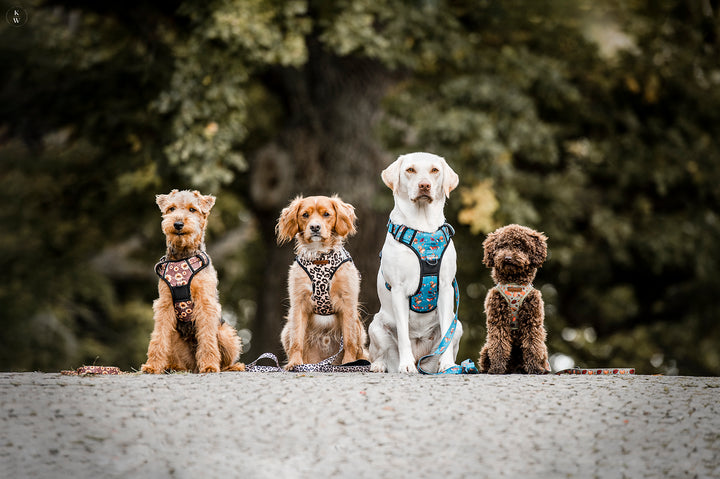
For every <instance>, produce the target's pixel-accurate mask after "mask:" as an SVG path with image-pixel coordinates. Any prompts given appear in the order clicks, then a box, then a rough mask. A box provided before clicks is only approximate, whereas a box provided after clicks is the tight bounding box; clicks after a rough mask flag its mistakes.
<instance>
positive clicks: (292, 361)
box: [285, 354, 304, 371]
mask: <svg viewBox="0 0 720 479" xmlns="http://www.w3.org/2000/svg"><path fill="white" fill-rule="evenodd" d="M301 364H304V363H303V359H302V355H300V354H293V355H292V356H290V358H288V362H287V364H286V365H285V371H291V370H292V369H293V368H294V367H295V366H299V365H301Z"/></svg>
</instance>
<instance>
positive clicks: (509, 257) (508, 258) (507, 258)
mask: <svg viewBox="0 0 720 479" xmlns="http://www.w3.org/2000/svg"><path fill="white" fill-rule="evenodd" d="M512 259H513V257H512V256H511V255H509V254H508V255H505V260H506V261H512Z"/></svg>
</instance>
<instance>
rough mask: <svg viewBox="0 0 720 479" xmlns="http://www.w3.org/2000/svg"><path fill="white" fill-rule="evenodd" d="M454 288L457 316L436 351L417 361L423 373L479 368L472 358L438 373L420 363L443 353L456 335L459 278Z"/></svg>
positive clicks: (419, 369)
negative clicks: (429, 370) (428, 370)
mask: <svg viewBox="0 0 720 479" xmlns="http://www.w3.org/2000/svg"><path fill="white" fill-rule="evenodd" d="M453 290H454V291H455V317H454V318H453V320H452V323H450V327H449V328H448V330H447V332H446V333H445V336H443V338H442V340H441V341H440V344H438V347H437V348H435V351H433V352H432V353H430V354H427V355H425V356H423V357H421V358H420V359H418V361H417V364H416V366H417V370H418V371H419V372H421V373H422V374H428V375H436V374H477V373H478V369H477V367H476V366H475V363H473V362H472V360H470V359H466V360H465V361H463V362H461V363H460V366H457V365H455V366H451V367H449V368H447V369H445V370H444V371H438V372H437V373H430V372H427V371H425V370H424V369H423V368H422V366H420V363H421V362H423V361H424V360H425V359H427V358H430V357H433V356H439V355H441V354H442V353H443V352H444V351H445V350H446V349H447V347H448V346H449V345H450V343H451V342H452V338H453V336H454V335H455V330H456V329H457V323H458V311H459V310H460V292H459V290H458V284H457V280H455V279H453Z"/></svg>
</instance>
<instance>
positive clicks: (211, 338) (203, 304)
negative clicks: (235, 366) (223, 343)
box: [193, 299, 222, 373]
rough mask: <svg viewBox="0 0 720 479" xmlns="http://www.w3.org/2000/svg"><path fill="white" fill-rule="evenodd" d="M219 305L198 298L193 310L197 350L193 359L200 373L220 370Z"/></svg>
mask: <svg viewBox="0 0 720 479" xmlns="http://www.w3.org/2000/svg"><path fill="white" fill-rule="evenodd" d="M220 314H221V311H220V305H219V304H218V303H217V302H216V301H212V300H211V301H207V300H202V299H201V300H199V301H197V303H196V305H195V311H194V312H193V321H194V322H195V337H196V339H197V343H198V346H197V351H196V352H195V359H196V361H197V366H198V371H199V372H200V373H217V372H219V371H220V361H221V359H222V356H221V354H220V348H219V347H218V327H219V326H220Z"/></svg>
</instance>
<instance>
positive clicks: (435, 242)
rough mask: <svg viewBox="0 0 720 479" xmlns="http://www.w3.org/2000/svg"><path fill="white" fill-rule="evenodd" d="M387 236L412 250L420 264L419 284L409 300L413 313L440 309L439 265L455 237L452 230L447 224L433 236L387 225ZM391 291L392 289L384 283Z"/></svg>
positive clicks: (401, 226)
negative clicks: (438, 299)
mask: <svg viewBox="0 0 720 479" xmlns="http://www.w3.org/2000/svg"><path fill="white" fill-rule="evenodd" d="M387 228H388V233H390V234H391V235H392V237H393V238H395V240H396V241H399V242H400V243H402V244H404V245H405V246H407V247H408V248H410V249H411V250H412V251H413V253H415V255H416V256H417V257H418V261H420V281H419V283H418V287H417V290H415V293H413V294H412V296H410V309H411V310H413V311H414V312H416V313H429V312H431V311H434V310H435V308H437V298H438V285H439V282H440V264H441V263H442V257H443V255H444V254H445V250H446V249H447V246H448V245H449V244H450V238H452V237H453V236H454V235H455V230H454V229H453V227H452V226H450V225H449V224H447V223H445V224H443V225H442V226H441V227H440V228H438V229H437V231H435V232H434V233H425V232H423V231H418V230H414V229H412V228H408V227H407V226H404V225H396V224H394V223H392V222H391V221H388V225H387ZM385 287H386V288H387V289H388V290H390V289H391V287H390V285H389V284H388V283H387V282H385Z"/></svg>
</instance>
